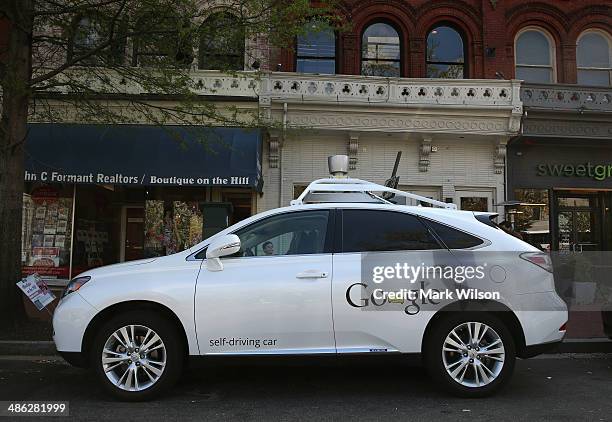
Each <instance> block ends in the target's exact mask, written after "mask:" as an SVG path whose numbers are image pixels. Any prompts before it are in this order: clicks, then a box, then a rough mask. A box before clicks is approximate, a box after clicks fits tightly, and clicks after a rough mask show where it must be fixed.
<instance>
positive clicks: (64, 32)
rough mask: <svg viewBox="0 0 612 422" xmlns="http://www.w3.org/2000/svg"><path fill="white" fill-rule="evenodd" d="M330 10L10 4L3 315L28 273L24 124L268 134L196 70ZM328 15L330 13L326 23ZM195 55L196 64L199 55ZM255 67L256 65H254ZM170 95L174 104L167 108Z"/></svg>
mask: <svg viewBox="0 0 612 422" xmlns="http://www.w3.org/2000/svg"><path fill="white" fill-rule="evenodd" d="M330 8H331V4H330V3H325V4H322V3H317V6H316V7H314V6H311V4H310V1H309V0H292V1H276V0H230V1H223V2H219V1H211V0H4V1H3V2H2V3H1V5H0V19H4V20H6V21H8V24H9V39H8V44H7V46H6V49H5V51H1V52H0V80H1V87H2V92H1V94H0V95H1V107H2V114H1V119H0V223H1V224H2V230H0V312H1V313H2V314H3V315H0V318H1V320H2V321H3V322H7V321H10V320H11V319H12V318H13V317H14V310H15V309H17V308H16V306H18V305H17V303H19V302H20V296H19V293H18V292H17V289H16V288H15V282H16V281H17V280H19V278H20V273H21V269H20V268H21V265H20V262H21V230H22V223H21V221H22V195H23V186H24V142H25V139H26V137H27V123H28V121H33V120H35V121H46V122H54V121H61V120H62V119H63V118H65V115H64V114H65V110H66V108H65V107H64V108H62V107H59V106H60V105H68V106H70V107H69V110H70V113H71V115H70V120H72V121H80V122H93V123H122V122H134V121H137V122H149V123H152V124H159V125H164V124H167V123H178V124H189V125H206V126H220V125H231V126H246V127H253V126H257V127H262V126H266V125H273V123H272V122H268V121H265V120H263V119H262V118H261V116H259V115H258V114H257V113H245V112H243V111H241V110H240V109H238V108H236V107H233V106H231V105H230V106H223V107H221V106H218V105H216V104H215V103H214V102H211V101H206V100H205V99H203V98H202V97H198V96H197V95H196V94H195V93H194V92H195V91H196V90H197V88H198V87H197V82H196V81H195V80H194V78H191V77H190V72H191V70H192V69H193V68H195V67H196V66H199V67H202V68H212V69H217V70H222V71H228V72H234V71H236V70H241V69H243V65H244V61H245V59H246V61H247V63H248V64H251V63H253V62H255V61H257V62H260V63H261V62H262V60H263V59H266V58H267V56H268V53H269V52H268V51H264V52H261V51H258V50H257V49H255V50H254V54H252V53H251V50H249V49H247V51H246V52H245V50H244V46H245V42H244V40H245V39H246V40H247V41H249V42H252V43H254V42H255V40H256V39H258V38H261V37H265V39H266V45H269V46H271V47H275V46H287V45H292V43H293V40H294V38H295V36H296V35H297V34H299V33H302V32H303V31H304V29H303V28H304V27H305V25H304V24H305V23H306V22H307V21H308V20H309V19H310V18H312V17H313V16H315V15H317V16H321V15H323V16H333V14H331V13H328V11H329V10H331V9H330ZM327 19H328V20H330V21H331V20H332V19H333V18H331V17H330V18H327ZM196 50H199V53H198V57H197V59H196V57H195V51H196ZM254 67H255V66H254ZM166 100H169V101H166Z"/></svg>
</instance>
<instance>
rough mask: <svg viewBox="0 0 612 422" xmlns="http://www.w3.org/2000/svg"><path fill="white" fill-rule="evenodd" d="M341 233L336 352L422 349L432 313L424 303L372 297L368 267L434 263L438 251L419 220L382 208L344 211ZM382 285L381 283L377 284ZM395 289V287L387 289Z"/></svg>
mask: <svg viewBox="0 0 612 422" xmlns="http://www.w3.org/2000/svg"><path fill="white" fill-rule="evenodd" d="M339 220H340V221H339V222H338V224H340V225H341V226H342V236H341V238H342V239H341V242H339V243H340V246H339V248H340V251H339V253H336V254H334V263H333V264H334V280H333V287H332V301H333V309H334V328H335V335H336V347H337V350H338V353H360V352H396V351H400V352H405V353H411V352H420V346H421V338H422V335H423V332H424V329H425V327H426V325H427V321H428V320H429V318H430V317H431V312H430V311H427V310H423V309H424V308H425V307H423V303H422V301H419V300H416V301H410V300H403V301H400V302H397V301H396V302H394V303H389V301H387V300H382V299H380V298H379V297H373V296H372V295H371V294H370V293H371V292H372V290H373V287H375V285H373V279H372V278H371V277H368V274H366V272H367V270H366V267H372V265H373V264H374V265H377V266H378V265H381V266H382V265H387V266H392V265H394V263H395V262H401V263H404V262H406V263H407V264H409V265H412V266H414V267H418V266H427V265H434V264H436V261H437V260H439V257H440V255H439V254H440V253H442V254H445V253H448V251H446V250H445V249H444V250H442V249H441V246H440V244H439V243H438V242H437V241H436V239H435V238H434V237H433V235H432V234H431V233H430V232H429V230H428V229H427V227H426V226H425V225H424V224H423V222H422V221H421V220H420V219H419V218H417V217H416V216H414V215H411V214H408V213H405V212H399V211H390V210H381V209H343V210H342V211H341V214H340V216H339ZM420 283H421V281H420V280H416V283H411V282H410V281H409V280H404V281H402V282H401V283H399V284H397V285H396V286H397V288H398V290H399V288H406V289H419V288H421V284H420ZM381 286H383V285H381ZM391 290H393V289H391Z"/></svg>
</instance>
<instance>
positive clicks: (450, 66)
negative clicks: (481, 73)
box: [426, 26, 466, 79]
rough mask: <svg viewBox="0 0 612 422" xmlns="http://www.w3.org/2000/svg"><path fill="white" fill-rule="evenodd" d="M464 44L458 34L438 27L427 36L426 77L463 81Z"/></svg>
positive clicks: (447, 28)
mask: <svg viewBox="0 0 612 422" xmlns="http://www.w3.org/2000/svg"><path fill="white" fill-rule="evenodd" d="M463 46H464V42H463V38H462V37H461V35H459V32H457V31H455V30H454V29H453V28H451V27H448V26H438V27H436V28H434V29H432V30H431V31H429V34H427V56H426V62H427V63H426V64H427V77H428V78H449V79H463V78H464V77H465V76H466V73H465V57H464V48H463Z"/></svg>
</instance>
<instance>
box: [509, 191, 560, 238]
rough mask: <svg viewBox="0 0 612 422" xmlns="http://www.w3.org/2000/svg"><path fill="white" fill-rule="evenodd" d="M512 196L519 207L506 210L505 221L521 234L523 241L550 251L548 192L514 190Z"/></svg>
mask: <svg viewBox="0 0 612 422" xmlns="http://www.w3.org/2000/svg"><path fill="white" fill-rule="evenodd" d="M514 195H515V198H516V199H517V200H518V201H520V202H521V205H519V206H517V207H516V208H515V209H510V210H507V212H506V219H507V220H509V221H510V222H511V223H513V227H514V230H515V231H517V232H519V233H521V235H522V236H523V240H525V241H526V242H528V243H531V244H532V245H535V246H539V247H541V248H542V249H545V250H550V248H551V236H550V226H549V218H550V216H549V212H550V208H549V206H548V205H549V204H548V190H546V189H516V190H515V191H514Z"/></svg>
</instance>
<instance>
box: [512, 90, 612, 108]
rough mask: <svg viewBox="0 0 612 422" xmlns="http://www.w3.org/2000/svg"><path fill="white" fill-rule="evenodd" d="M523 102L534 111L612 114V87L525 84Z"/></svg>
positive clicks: (522, 93) (522, 92)
mask: <svg viewBox="0 0 612 422" xmlns="http://www.w3.org/2000/svg"><path fill="white" fill-rule="evenodd" d="M521 100H522V101H523V106H524V107H526V108H532V109H542V110H559V111H573V110H575V111H579V112H583V111H587V110H588V111H595V112H612V87H590V86H581V85H560V84H557V85H548V84H529V83H525V84H523V86H522V87H521Z"/></svg>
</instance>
